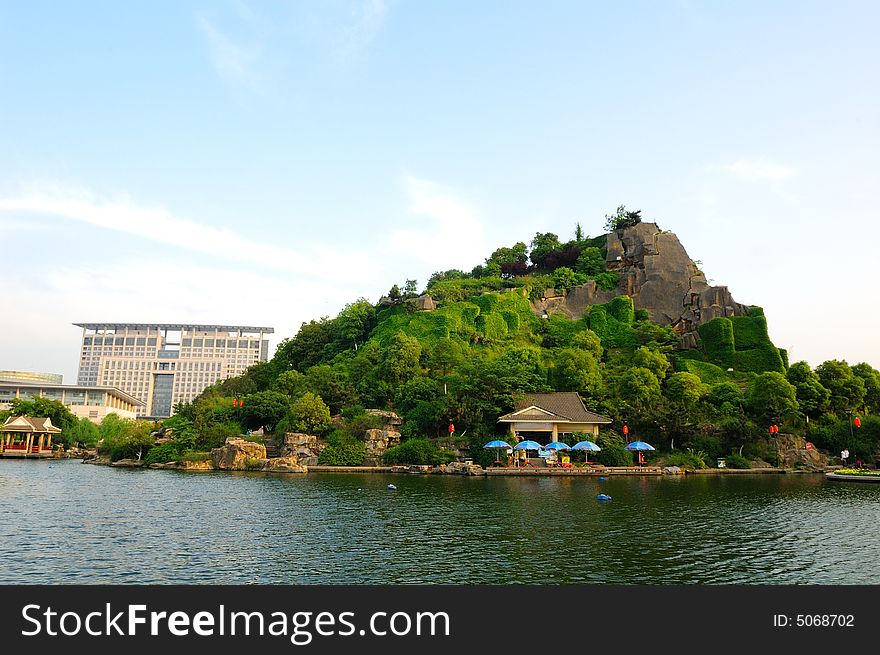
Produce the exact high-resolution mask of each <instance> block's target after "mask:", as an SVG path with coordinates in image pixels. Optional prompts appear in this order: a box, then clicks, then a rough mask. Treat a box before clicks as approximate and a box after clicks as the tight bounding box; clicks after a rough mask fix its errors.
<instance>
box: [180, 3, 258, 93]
mask: <svg viewBox="0 0 880 655" xmlns="http://www.w3.org/2000/svg"><path fill="white" fill-rule="evenodd" d="M196 23H197V25H198V27H199V30H201V32H202V34H203V36H204V37H205V42H206V45H207V46H208V57H209V59H210V60H211V64H212V65H213V66H214V70H216V71H217V74H218V75H220V77H222V78H224V79H226V80H228V81H245V82H253V81H254V77H255V73H256V71H255V65H256V64H257V62H258V61H259V60H260V58H261V55H262V53H261V48H260V47H259V46H256V45H244V44H242V43H239V42H238V41H236V40H234V39H232V38H231V37H230V36H228V35H227V34H225V33H224V32H222V31H220V29H219V28H218V27H217V26H216V25H215V24H214V23H212V22H211V21H210V20H208V19H207V18H205V17H204V16H198V17H197V19H196Z"/></svg>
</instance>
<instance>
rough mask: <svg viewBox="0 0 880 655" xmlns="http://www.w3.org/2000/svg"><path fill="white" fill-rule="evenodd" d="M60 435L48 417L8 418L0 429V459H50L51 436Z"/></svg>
mask: <svg viewBox="0 0 880 655" xmlns="http://www.w3.org/2000/svg"><path fill="white" fill-rule="evenodd" d="M60 433H61V428H58V427H55V426H54V425H52V419H50V418H49V417H37V416H10V417H9V418H7V419H6V422H5V423H3V427H2V428H0V457H51V456H52V435H55V434H60Z"/></svg>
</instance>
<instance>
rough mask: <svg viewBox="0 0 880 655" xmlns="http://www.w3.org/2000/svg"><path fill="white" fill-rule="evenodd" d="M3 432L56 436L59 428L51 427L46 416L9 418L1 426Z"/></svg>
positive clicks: (49, 420)
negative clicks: (40, 433)
mask: <svg viewBox="0 0 880 655" xmlns="http://www.w3.org/2000/svg"><path fill="white" fill-rule="evenodd" d="M2 431H3V432H43V433H51V434H58V433H59V432H61V428H56V427H55V426H54V425H52V419H50V418H49V417H48V416H46V417H37V416H10V417H9V418H7V419H6V422H5V423H4V424H3V429H2Z"/></svg>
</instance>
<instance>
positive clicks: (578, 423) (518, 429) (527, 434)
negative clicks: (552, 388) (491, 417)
mask: <svg viewBox="0 0 880 655" xmlns="http://www.w3.org/2000/svg"><path fill="white" fill-rule="evenodd" d="M515 405H516V406H515V408H514V410H513V411H512V412H511V413H510V414H505V415H504V416H502V417H500V418H499V419H498V422H499V423H507V424H508V425H509V426H510V432H511V434H514V435H515V434H519V435H521V436H523V437H524V438H526V439H536V438H537V439H541V438H543V437H546V436H552V439H551V441H557V440H558V439H559V435H560V434H572V433H575V432H584V433H587V434H592V435H597V434H599V426H600V425H607V424H609V423H611V419H610V418H607V417H605V416H601V415H600V414H595V413H594V412H591V411H590V410H588V409H587V408H586V407H584V401H583V400H581V397H580V395H578V393H577V392H575V391H557V392H556V393H527V394H525V396H523V397H522V398H521V399H519V400H518V401H517V402H516V403H515Z"/></svg>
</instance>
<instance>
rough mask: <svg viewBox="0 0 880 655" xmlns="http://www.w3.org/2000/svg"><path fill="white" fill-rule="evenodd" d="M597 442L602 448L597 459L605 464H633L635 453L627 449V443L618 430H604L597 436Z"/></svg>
mask: <svg viewBox="0 0 880 655" xmlns="http://www.w3.org/2000/svg"><path fill="white" fill-rule="evenodd" d="M596 444H597V445H598V446H599V447H600V448H602V450H601V451H599V453H598V455H597V456H596V460H597V461H598V462H599V463H600V464H604V465H605V466H632V464H633V454H632V453H631V452H630V451H628V450H627V449H626V443H625V442H624V440H623V437H621V436H620V435H619V434H617V433H616V432H613V431H611V430H604V431H602V432H601V433H599V436H598V437H597V438H596Z"/></svg>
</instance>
